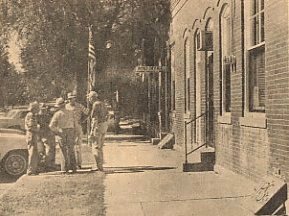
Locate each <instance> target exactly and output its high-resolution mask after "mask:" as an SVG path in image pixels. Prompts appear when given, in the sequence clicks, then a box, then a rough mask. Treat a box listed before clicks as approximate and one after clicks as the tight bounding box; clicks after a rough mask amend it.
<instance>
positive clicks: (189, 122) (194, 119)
mask: <svg viewBox="0 0 289 216" xmlns="http://www.w3.org/2000/svg"><path fill="white" fill-rule="evenodd" d="M207 113H208V111H206V112H204V113H202V114H201V115H199V116H197V117H195V118H193V119H191V120H190V121H188V122H185V124H186V125H188V124H191V123H192V122H194V121H196V120H198V119H199V118H201V117H203V116H204V115H206V114H207Z"/></svg>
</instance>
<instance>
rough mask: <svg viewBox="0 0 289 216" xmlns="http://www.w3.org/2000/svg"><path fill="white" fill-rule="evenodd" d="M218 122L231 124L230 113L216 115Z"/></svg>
mask: <svg viewBox="0 0 289 216" xmlns="http://www.w3.org/2000/svg"><path fill="white" fill-rule="evenodd" d="M218 123H219V124H232V119H231V113H229V112H227V113H224V115H221V116H218Z"/></svg>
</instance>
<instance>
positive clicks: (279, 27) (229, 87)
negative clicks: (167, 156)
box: [170, 0, 289, 180]
mask: <svg viewBox="0 0 289 216" xmlns="http://www.w3.org/2000/svg"><path fill="white" fill-rule="evenodd" d="M171 13H172V21H171V28H170V52H171V92H172V94H171V115H170V116H171V122H172V131H173V132H174V134H175V137H176V146H177V147H179V148H180V149H184V143H185V137H186V139H187V143H189V148H191V149H192V148H195V147H198V146H200V145H202V144H204V143H207V144H208V145H209V146H211V147H213V148H214V149H215V152H216V165H219V166H222V167H225V168H227V169H230V170H233V171H234V172H237V173H241V174H243V175H245V176H247V177H249V178H251V179H253V180H257V179H258V178H260V177H262V176H264V175H266V174H272V173H275V174H280V175H282V176H285V177H286V178H287V179H289V70H288V69H289V68H288V63H289V46H288V45H289V44H288V42H289V35H288V34H289V31H288V30H289V17H288V15H289V1H287V0H171ZM198 116H201V117H200V118H198V119H196V120H195V121H193V122H192V123H191V124H188V125H187V127H186V130H187V131H186V136H185V122H186V121H190V120H192V119H195V118H197V117H198Z"/></svg>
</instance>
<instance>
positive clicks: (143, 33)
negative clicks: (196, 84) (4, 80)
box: [0, 0, 170, 100]
mask: <svg viewBox="0 0 289 216" xmlns="http://www.w3.org/2000/svg"><path fill="white" fill-rule="evenodd" d="M1 9H2V10H0V14H1V18H2V20H4V24H5V27H6V29H7V31H17V33H18V36H19V41H20V42H21V47H22V49H21V63H22V65H23V69H24V72H25V83H26V84H27V90H28V94H29V96H30V98H31V99H35V98H36V99H37V98H42V99H45V100H49V99H51V98H53V97H55V96H59V94H60V93H61V92H63V91H71V90H72V89H73V88H75V86H76V84H77V85H78V92H79V94H80V95H83V94H84V93H85V90H86V79H87V55H88V27H89V26H92V29H93V34H94V35H93V36H94V42H95V47H96V53H97V55H96V57H97V68H96V70H97V74H98V75H99V76H102V75H103V74H104V73H105V71H107V70H111V68H126V69H127V70H130V71H131V73H133V72H132V68H133V67H134V66H135V64H136V57H137V54H138V53H139V52H140V51H141V50H142V53H143V52H144V50H143V46H142V43H143V41H144V40H143V39H146V47H147V49H146V50H147V52H152V51H153V50H154V49H153V48H154V46H155V45H156V38H162V40H161V41H162V43H163V44H164V41H165V40H166V38H167V32H168V24H169V22H170V17H169V0H4V1H2V2H1ZM108 40H110V41H112V48H111V49H110V50H106V49H105V44H106V41H108ZM148 56H153V57H154V54H152V55H148ZM153 57H152V58H153ZM153 60H154V59H153ZM153 60H151V61H150V63H152V61H153ZM116 70H117V69H116ZM129 82H130V81H129Z"/></svg>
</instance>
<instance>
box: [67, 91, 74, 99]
mask: <svg viewBox="0 0 289 216" xmlns="http://www.w3.org/2000/svg"><path fill="white" fill-rule="evenodd" d="M67 98H68V99H71V98H76V95H75V94H73V92H69V93H68V94H67Z"/></svg>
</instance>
